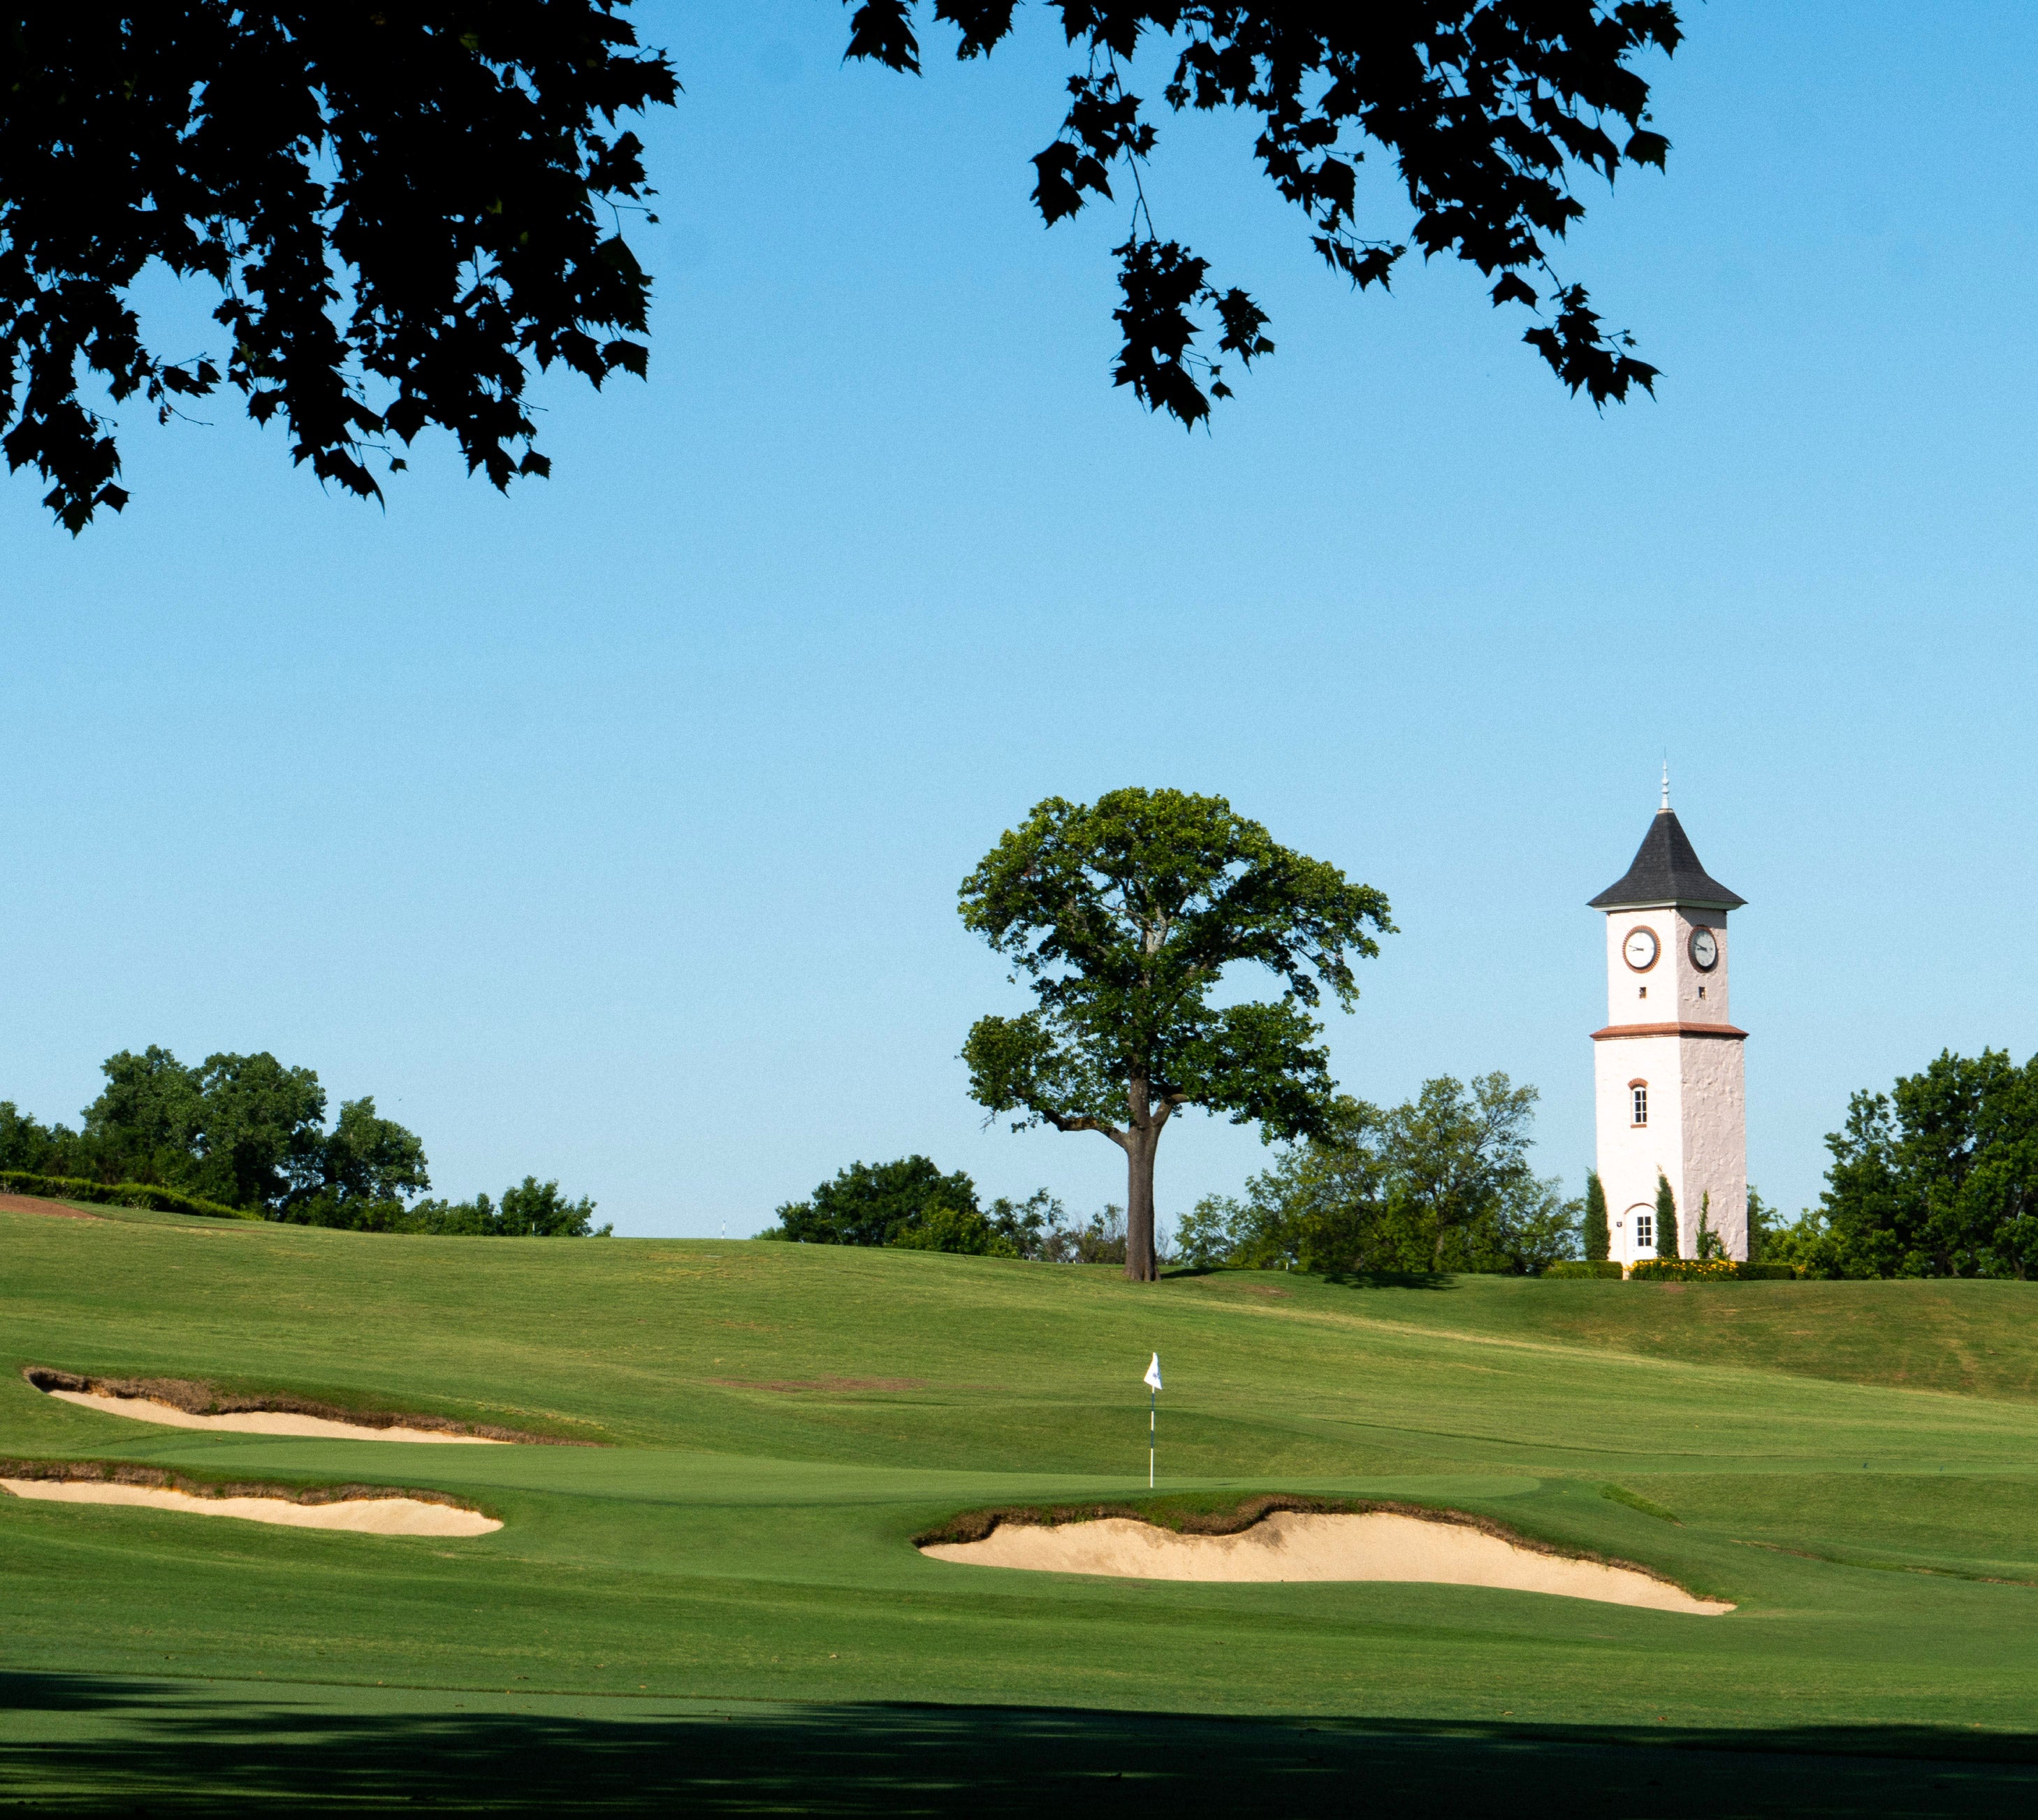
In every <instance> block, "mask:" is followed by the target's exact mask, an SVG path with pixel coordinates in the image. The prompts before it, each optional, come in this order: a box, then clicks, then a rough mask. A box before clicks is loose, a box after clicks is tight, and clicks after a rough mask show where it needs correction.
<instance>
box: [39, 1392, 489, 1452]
mask: <svg viewBox="0 0 2038 1820" xmlns="http://www.w3.org/2000/svg"><path fill="white" fill-rule="evenodd" d="M43 1394H44V1396H46V1397H55V1398H56V1399H57V1401H59V1402H60V1403H75V1404H76V1405H78V1407H79V1408H80V1409H97V1410H99V1411H100V1412H102V1413H104V1414H105V1415H108V1416H127V1418H128V1419H129V1420H131V1421H136V1422H160V1423H161V1424H162V1425H163V1426H164V1427H165V1428H214V1429H220V1430H224V1431H229V1432H231V1433H233V1434H237V1435H317V1436H320V1437H321V1438H323V1439H327V1440H333V1441H436V1442H438V1443H440V1444H441V1445H442V1446H449V1447H508V1446H509V1443H508V1442H507V1441H499V1440H497V1439H495V1438H494V1436H493V1435H449V1434H445V1433H441V1431H439V1430H438V1429H436V1428H403V1427H400V1426H399V1427H395V1428H376V1427H374V1426H373V1425H372V1424H369V1423H366V1422H340V1421H335V1420H332V1419H331V1417H329V1416H299V1415H295V1414H293V1413H292V1412H290V1411H288V1410H286V1409H236V1410H233V1411H232V1412H229V1413H228V1414H225V1415H222V1416H195V1415H193V1414H192V1413H191V1411H190V1410H188V1409H178V1408H177V1407H176V1405H175V1404H173V1403H160V1402H157V1401H156V1399H155V1398H154V1397H116V1396H114V1395H112V1393H110V1392H106V1391H91V1390H44V1393H43Z"/></svg>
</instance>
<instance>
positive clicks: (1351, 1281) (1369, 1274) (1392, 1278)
mask: <svg viewBox="0 0 2038 1820" xmlns="http://www.w3.org/2000/svg"><path fill="white" fill-rule="evenodd" d="M1230 1274H1231V1272H1230V1269H1229V1267H1228V1266H1227V1265H1222V1264H1184V1265H1170V1266H1169V1268H1167V1269H1165V1270H1163V1271H1162V1272H1161V1280H1163V1281H1164V1282H1172V1281H1174V1280H1176V1278H1178V1277H1202V1276H1229V1275H1230ZM1255 1274H1257V1275H1265V1276H1286V1275H1287V1274H1288V1272H1285V1271H1267V1272H1256V1273H1255ZM1294 1274H1295V1275H1296V1276H1301V1277H1305V1278H1309V1279H1310V1280H1313V1281H1315V1282H1317V1283H1330V1284H1332V1285H1333V1286H1334V1287H1337V1288H1339V1289H1455V1288H1457V1273H1456V1272H1452V1271H1449V1270H1324V1271H1316V1272H1309V1271H1297V1272H1294ZM1247 1287H1248V1288H1254V1289H1257V1290H1258V1291H1260V1293H1261V1294H1262V1295H1265V1294H1267V1293H1268V1292H1269V1291H1268V1286H1267V1285H1265V1284H1248V1285H1247ZM1274 1293H1276V1294H1278V1293H1279V1292H1278V1291H1274Z"/></svg>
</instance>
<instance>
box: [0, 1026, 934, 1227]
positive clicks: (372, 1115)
mask: <svg viewBox="0 0 2038 1820" xmlns="http://www.w3.org/2000/svg"><path fill="white" fill-rule="evenodd" d="M102 1071H103V1072H104V1075H105V1076H106V1086H105V1087H104V1090H102V1091H101V1093H100V1095H99V1097H98V1098H97V1099H96V1100H94V1101H93V1103H92V1104H91V1105H89V1106H88V1107H86V1109H85V1117H84V1120H83V1122H82V1126H81V1129H80V1130H78V1131H75V1132H74V1131H71V1130H70V1129H68V1128H66V1127H65V1126H63V1125H60V1124H59V1125H43V1124H39V1123H38V1122H37V1121H36V1120H34V1119H32V1118H29V1117H26V1116H25V1115H24V1114H23V1113H21V1111H20V1110H19V1109H18V1108H17V1107H16V1106H15V1105H13V1102H12V1101H0V1169H9V1170H26V1171H28V1172H30V1173H32V1174H37V1175H44V1176H53V1177H77V1178H78V1179H81V1180H84V1181H100V1182H108V1183H112V1182H122V1181H131V1182H138V1183H142V1184H144V1185H150V1186H156V1187H162V1188H169V1189H176V1190H177V1191H179V1192H181V1193H184V1194H188V1195H193V1196H197V1197H199V1199H201V1200H210V1201H216V1202H218V1203H219V1204H222V1205H223V1206H226V1207H232V1208H245V1209H248V1210H250V1211H259V1212H260V1213H261V1214H263V1215H264V1216H266V1217H267V1218H268V1219H280V1220H287V1221H290V1222H293V1223H297V1224H299V1225H307V1226H328V1227H346V1228H349V1229H351V1230H359V1231H369V1232H431V1233H472V1234H502V1235H505V1236H517V1235H540V1236H567V1237H581V1236H585V1235H586V1234H589V1233H590V1232H592V1231H593V1213H594V1203H593V1201H591V1200H585V1199H583V1200H569V1199H568V1198H567V1197H566V1196H565V1195H564V1194H563V1193H562V1192H560V1190H559V1184H558V1183H557V1182H556V1181H546V1182H540V1181H538V1180H537V1179H536V1177H533V1176H526V1177H525V1178H524V1180H523V1182H522V1184H521V1186H517V1187H513V1188H509V1189H505V1190H504V1191H503V1196H502V1204H501V1206H500V1207H499V1208H498V1206H497V1205H496V1204H494V1203H493V1202H492V1201H491V1200H490V1199H489V1197H488V1196H487V1195H485V1194H484V1195H480V1196H476V1197H475V1200H472V1201H463V1202H459V1203H452V1202H447V1201H443V1200H426V1201H419V1202H418V1203H416V1204H415V1205H412V1204H410V1203H411V1199H412V1197H413V1196H417V1195H420V1194H422V1193H423V1192H424V1191H425V1190H426V1189H429V1188H430V1186H431V1176H430V1170H429V1169H428V1167H427V1165H426V1158H425V1147H424V1145H423V1143H422V1141H421V1140H420V1139H419V1137H418V1136H417V1134H416V1133H415V1132H411V1131H408V1130H407V1129H406V1128H404V1127H403V1126H402V1125H400V1124H398V1123H397V1122H396V1120H394V1119H389V1118H384V1117H383V1116H382V1115H381V1113H378V1112H377V1110H376V1109H375V1101H374V1099H373V1097H372V1096H369V1095H364V1096H363V1097H362V1098H359V1099H354V1100H347V1101H343V1103H342V1104H341V1106H340V1109H339V1117H338V1118H337V1119H335V1120H334V1121H333V1123H332V1125H331V1128H328V1127H327V1125H326V1124H325V1110H326V1094H325V1089H324V1087H323V1086H321V1085H320V1083H319V1078H318V1075H316V1073H315V1072H314V1071H313V1070H311V1069H309V1068H302V1067H286V1066H285V1065H284V1064H282V1063H281V1062H279V1061H278V1060H276V1058H275V1056H272V1055H270V1054H268V1053H267V1052H261V1053H258V1054H256V1055H248V1056H241V1055H231V1054H225V1053H222V1054H218V1055H212V1056H206V1059H205V1060H204V1061H203V1063H201V1064H199V1065H198V1066H197V1067H189V1066H187V1065H186V1064H184V1063H182V1062H180V1061H179V1060H177V1058H176V1056H174V1055H172V1053H171V1052H170V1051H169V1050H168V1049H166V1048H161V1047H159V1046H156V1045H151V1046H150V1048H146V1049H145V1050H143V1051H142V1053H140V1054H139V1055H137V1054H135V1053H134V1052H133V1051H131V1050H127V1049H123V1050H122V1051H121V1052H120V1053H119V1054H118V1055H116V1056H108V1058H107V1060H106V1061H105V1062H104V1064H102ZM964 1179H967V1178H964ZM603 1230H607V1229H606V1228H604V1229H603Z"/></svg>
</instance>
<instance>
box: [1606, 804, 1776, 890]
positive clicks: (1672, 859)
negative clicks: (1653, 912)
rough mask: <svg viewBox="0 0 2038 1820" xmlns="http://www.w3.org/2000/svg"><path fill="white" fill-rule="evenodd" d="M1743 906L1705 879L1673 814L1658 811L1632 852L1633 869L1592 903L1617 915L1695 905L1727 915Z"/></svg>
mask: <svg viewBox="0 0 2038 1820" xmlns="http://www.w3.org/2000/svg"><path fill="white" fill-rule="evenodd" d="M1747 901H1748V900H1747V899H1746V898H1745V897H1737V896H1736V895H1735V893H1733V892H1731V891H1729V890H1728V889H1727V888H1726V887H1725V885H1722V884H1721V883H1720V882H1719V881H1718V879H1717V878H1710V877H1708V876H1707V872H1706V869H1705V868H1704V867H1703V866H1701V865H1700V864H1699V856H1698V855H1697V854H1696V853H1695V852H1693V851H1691V837H1690V836H1688V834H1686V833H1685V832H1684V828H1683V826H1682V825H1680V823H1679V821H1678V820H1677V814H1676V810H1671V809H1659V810H1657V811H1656V819H1655V820H1654V821H1652V822H1650V824H1649V832H1647V833H1646V834H1645V835H1644V836H1642V844H1641V846H1640V847H1638V848H1637V849H1636V850H1635V863H1634V864H1633V865H1632V866H1629V867H1628V869H1627V876H1626V877H1625V878H1622V879H1620V880H1619V882H1617V883H1615V884H1612V885H1608V886H1607V888H1606V889H1604V891H1602V892H1601V893H1600V894H1599V895H1598V896H1597V897H1595V898H1594V899H1593V901H1592V907H1593V909H1595V910H1619V909H1622V908H1627V907H1628V906H1630V905H1633V904H1704V905H1705V906H1707V908H1710V909H1714V910H1732V909H1734V908H1737V907H1738V906H1739V905H1741V904H1745V903H1746V902H1747Z"/></svg>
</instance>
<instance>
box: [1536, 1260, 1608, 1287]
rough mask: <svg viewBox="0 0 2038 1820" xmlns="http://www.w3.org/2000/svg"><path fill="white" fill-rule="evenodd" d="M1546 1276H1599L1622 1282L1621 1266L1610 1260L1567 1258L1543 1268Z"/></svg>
mask: <svg viewBox="0 0 2038 1820" xmlns="http://www.w3.org/2000/svg"><path fill="white" fill-rule="evenodd" d="M1543 1274H1544V1276H1599V1277H1610V1278H1611V1279H1612V1280H1613V1281H1615V1282H1616V1283H1618V1282H1619V1280H1620V1266H1619V1265H1618V1264H1617V1263H1615V1262H1614V1261H1612V1259H1610V1258H1604V1257H1583V1258H1582V1257H1567V1258H1563V1259H1560V1260H1559V1261H1558V1262H1556V1263H1555V1264H1549V1265H1544V1267H1543Z"/></svg>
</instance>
